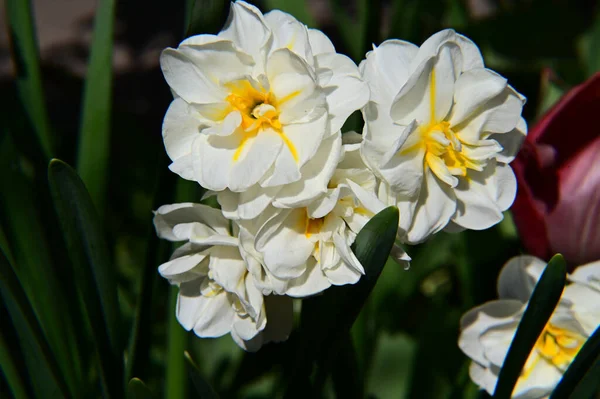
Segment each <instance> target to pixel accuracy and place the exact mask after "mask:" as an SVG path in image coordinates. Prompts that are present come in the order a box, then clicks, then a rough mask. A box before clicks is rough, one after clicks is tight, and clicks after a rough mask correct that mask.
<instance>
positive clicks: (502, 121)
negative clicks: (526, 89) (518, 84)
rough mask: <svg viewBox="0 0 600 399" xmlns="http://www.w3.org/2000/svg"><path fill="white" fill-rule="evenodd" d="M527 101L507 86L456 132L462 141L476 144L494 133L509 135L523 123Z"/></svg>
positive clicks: (465, 121)
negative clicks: (522, 113) (522, 116)
mask: <svg viewBox="0 0 600 399" xmlns="http://www.w3.org/2000/svg"><path fill="white" fill-rule="evenodd" d="M524 104H525V99H524V98H523V97H522V96H521V95H520V94H518V93H517V92H516V91H515V90H514V89H513V88H512V87H510V86H507V87H506V89H504V90H503V91H502V93H500V94H499V95H498V96H496V97H494V98H493V99H491V100H489V101H488V102H487V103H485V105H484V106H482V107H479V108H478V109H477V110H476V111H475V112H473V113H471V115H470V116H469V118H467V119H465V120H464V121H463V122H462V123H461V124H460V126H455V127H454V131H455V132H456V134H457V135H458V136H459V138H460V139H461V141H463V142H465V143H476V142H478V141H479V140H481V139H484V138H486V135H488V134H493V133H507V132H510V131H511V130H513V129H515V127H516V126H517V124H518V123H519V122H520V121H521V111H522V109H523V105H524Z"/></svg>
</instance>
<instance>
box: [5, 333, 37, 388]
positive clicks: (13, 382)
mask: <svg viewBox="0 0 600 399" xmlns="http://www.w3.org/2000/svg"><path fill="white" fill-rule="evenodd" d="M3 328H5V327H3ZM0 370H1V371H2V374H3V376H4V378H5V379H6V383H7V384H8V387H9V388H10V391H11V392H12V395H13V397H15V398H27V397H29V396H30V394H29V393H28V392H27V389H26V388H25V384H24V383H23V378H22V377H21V374H20V373H19V370H18V368H17V365H16V364H15V361H14V358H13V355H12V353H10V349H9V347H8V345H7V343H6V340H5V339H4V335H3V334H2V330H0Z"/></svg>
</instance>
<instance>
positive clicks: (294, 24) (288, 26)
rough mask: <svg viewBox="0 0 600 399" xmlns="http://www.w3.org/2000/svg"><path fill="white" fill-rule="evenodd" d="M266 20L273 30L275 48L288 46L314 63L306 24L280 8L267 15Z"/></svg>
mask: <svg viewBox="0 0 600 399" xmlns="http://www.w3.org/2000/svg"><path fill="white" fill-rule="evenodd" d="M265 21H266V22H267V24H268V25H269V28H271V31H272V32H273V39H274V41H273V48H274V49H279V48H287V49H289V50H292V51H293V52H294V53H296V54H298V55H299V56H300V57H302V58H304V59H305V60H306V61H307V62H308V63H309V64H311V63H312V59H313V54H312V49H311V46H310V42H309V38H308V30H307V29H306V25H304V24H302V23H301V22H299V21H298V20H297V19H296V18H294V17H293V16H291V15H290V14H288V13H285V12H282V11H280V10H273V11H271V12H269V13H267V14H266V15H265Z"/></svg>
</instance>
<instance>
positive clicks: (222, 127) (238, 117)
mask: <svg viewBox="0 0 600 399" xmlns="http://www.w3.org/2000/svg"><path fill="white" fill-rule="evenodd" d="M241 124H242V114H240V112H239V111H233V112H230V113H228V114H227V116H226V117H225V119H223V120H222V121H220V122H219V123H217V124H216V125H214V126H211V127H208V128H206V129H203V130H202V133H203V134H208V135H217V136H229V135H230V134H233V133H234V132H235V131H236V129H237V128H238V127H240V125H241Z"/></svg>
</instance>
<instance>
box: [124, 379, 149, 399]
mask: <svg viewBox="0 0 600 399" xmlns="http://www.w3.org/2000/svg"><path fill="white" fill-rule="evenodd" d="M150 398H152V393H151V392H150V390H149V389H148V387H147V386H146V384H144V381H142V380H140V379H139V378H132V379H131V380H129V383H128V384H127V399H150Z"/></svg>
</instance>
